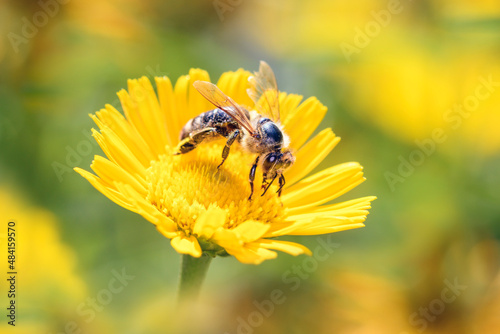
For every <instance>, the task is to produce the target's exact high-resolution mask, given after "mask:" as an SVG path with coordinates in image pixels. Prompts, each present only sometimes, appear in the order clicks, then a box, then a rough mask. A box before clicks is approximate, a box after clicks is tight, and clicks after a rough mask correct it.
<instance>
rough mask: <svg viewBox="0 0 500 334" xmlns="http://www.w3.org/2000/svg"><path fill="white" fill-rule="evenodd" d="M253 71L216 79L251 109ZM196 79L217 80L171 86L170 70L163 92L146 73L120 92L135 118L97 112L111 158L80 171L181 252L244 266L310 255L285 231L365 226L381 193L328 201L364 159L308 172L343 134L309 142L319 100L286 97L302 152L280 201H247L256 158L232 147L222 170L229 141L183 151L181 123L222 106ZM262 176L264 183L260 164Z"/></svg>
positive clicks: (284, 105) (287, 118)
mask: <svg viewBox="0 0 500 334" xmlns="http://www.w3.org/2000/svg"><path fill="white" fill-rule="evenodd" d="M249 76H250V73H249V72H247V71H244V70H242V69H239V70H238V71H236V72H226V73H224V74H223V75H222V76H221V78H220V79H219V81H218V83H217V85H218V87H219V88H220V89H221V90H222V91H223V92H225V93H226V94H227V95H228V96H231V97H232V98H233V99H234V100H235V101H236V102H237V103H239V104H242V105H246V106H252V105H253V103H252V102H251V100H250V98H249V97H248V96H247V93H246V89H247V88H249V83H248V78H249ZM196 80H203V81H210V78H209V75H208V73H207V72H205V71H203V70H199V69H192V70H191V71H190V72H189V75H187V76H182V77H180V78H179V79H178V81H177V83H176V84H175V87H172V84H171V82H170V80H169V79H168V78H167V77H157V78H156V85H157V91H158V98H157V96H156V94H155V91H154V89H153V87H152V85H151V83H150V81H149V80H148V79H147V78H145V77H143V78H141V79H138V80H130V81H129V87H128V88H129V89H128V92H127V91H125V90H122V91H120V92H119V93H118V96H119V98H120V101H121V103H122V107H123V109H124V113H125V116H126V118H124V117H123V116H122V115H121V114H120V113H119V112H118V111H117V110H116V109H115V108H114V107H112V106H111V105H106V108H105V109H102V110H101V111H99V112H97V113H96V115H95V116H94V115H92V116H91V117H92V118H93V120H94V121H95V123H96V124H97V125H98V127H99V129H100V133H99V132H97V131H96V130H93V135H94V137H95V138H96V140H97V141H98V143H99V145H100V146H101V148H102V149H103V151H104V153H105V154H106V155H107V157H108V158H109V160H108V159H105V158H103V157H100V156H96V157H95V159H94V161H93V163H92V165H91V168H92V169H93V170H94V171H95V173H96V174H97V176H96V175H94V174H91V173H89V172H87V171H85V170H82V169H80V168H76V169H75V170H76V171H77V172H78V173H80V174H81V175H82V176H83V177H85V178H86V179H87V180H88V181H89V182H90V183H91V184H92V185H93V186H94V187H95V188H96V189H98V190H99V191H101V192H102V193H103V194H104V195H105V196H107V197H108V198H110V199H111V200H112V201H114V202H115V203H117V204H118V205H120V206H122V207H124V208H126V209H128V210H131V211H133V212H136V213H138V214H140V215H142V216H143V217H144V218H145V219H147V220H148V221H150V222H151V223H153V224H154V225H155V226H156V228H157V229H158V230H159V231H160V233H162V234H163V235H164V236H166V237H167V238H169V239H171V244H172V246H173V247H174V249H175V250H176V251H178V252H179V253H182V254H189V255H192V256H193V257H200V256H201V255H202V253H203V252H209V253H210V254H211V255H227V254H230V255H234V256H235V257H236V258H237V259H238V260H239V261H241V262H243V263H253V264H258V263H261V262H262V261H264V260H267V259H272V258H275V257H276V256H277V253H276V252H275V250H280V251H283V252H286V253H289V254H292V255H299V254H303V253H305V254H310V251H309V250H308V249H307V248H306V247H304V246H302V245H300V244H297V243H293V242H289V241H283V240H276V239H274V238H276V237H279V236H283V235H314V234H324V233H332V232H337V231H342V230H347V229H352V228H357V227H362V226H364V225H363V221H364V220H365V219H366V215H367V214H368V211H367V210H368V209H369V208H370V202H371V201H372V200H374V199H375V197H373V196H369V197H363V198H358V199H354V200H351V201H347V202H341V203H338V204H331V205H323V204H325V203H327V202H329V201H331V200H334V199H336V198H337V197H339V196H341V195H342V194H344V193H346V192H348V191H349V190H350V189H352V188H354V187H356V186H357V185H358V184H360V183H361V182H363V181H364V178H363V173H362V167H361V166H360V165H359V164H358V163H356V162H350V163H344V164H340V165H337V166H333V167H330V168H326V169H324V170H322V171H320V172H318V173H316V174H313V175H312V176H309V177H307V178H304V177H305V176H306V175H307V174H309V173H310V172H311V171H312V170H313V169H314V168H315V167H316V166H318V164H319V163H320V162H321V161H322V160H323V159H324V158H325V157H326V156H327V155H328V154H329V153H330V151H331V150H332V149H333V148H334V147H335V145H336V144H337V143H338V142H339V140H340V138H338V137H336V136H335V134H334V133H333V132H332V130H331V129H325V130H323V131H321V132H320V133H318V134H317V135H316V136H314V137H313V138H312V139H311V140H309V141H308V142H306V141H307V139H308V138H309V137H310V136H311V135H312V133H313V132H314V131H315V129H316V127H317V126H318V125H319V123H320V122H321V120H322V118H323V117H324V115H325V113H326V107H324V106H323V105H322V104H321V103H320V102H319V101H318V100H317V99H316V98H314V97H311V98H308V99H306V100H305V101H303V102H302V103H301V101H302V97H301V96H298V95H294V94H286V93H281V94H280V106H281V119H282V120H283V126H284V128H285V129H286V132H287V133H288V135H289V136H290V138H291V147H292V148H293V149H294V150H295V151H296V158H297V162H296V163H295V165H293V166H292V167H291V168H290V169H289V170H288V171H287V172H285V174H286V179H287V184H286V186H285V190H284V195H283V196H282V197H281V199H280V198H279V197H278V195H277V194H276V193H275V191H270V192H267V193H266V195H265V196H255V199H253V200H252V201H248V194H249V186H248V172H249V168H250V166H251V163H252V161H253V159H254V157H252V156H250V155H248V154H244V153H242V152H241V151H240V150H237V149H236V150H233V151H232V153H231V154H230V155H229V157H228V159H227V160H226V162H225V164H224V166H223V167H222V168H221V169H220V170H219V171H218V169H217V166H218V164H219V163H220V159H221V158H220V154H221V152H222V148H223V145H224V144H223V143H221V142H216V143H212V144H207V145H202V147H201V148H199V149H197V150H194V151H193V152H191V153H190V154H186V155H181V156H174V155H173V154H172V153H173V147H174V146H175V145H176V144H177V141H178V139H177V138H178V135H179V133H180V130H181V128H182V126H183V125H184V124H185V123H186V122H187V121H188V120H189V119H191V118H193V117H195V116H197V115H198V114H200V113H202V112H205V111H208V110H210V109H213V106H212V105H211V104H210V103H209V102H208V101H207V100H205V99H204V98H203V97H202V96H201V95H200V94H198V92H197V91H196V90H195V89H194V87H193V86H192V84H193V82H194V81H196ZM255 182H256V184H259V182H262V173H261V172H260V171H259V172H258V173H257V176H256V181H255ZM275 188H276V186H275ZM275 190H276V189H275Z"/></svg>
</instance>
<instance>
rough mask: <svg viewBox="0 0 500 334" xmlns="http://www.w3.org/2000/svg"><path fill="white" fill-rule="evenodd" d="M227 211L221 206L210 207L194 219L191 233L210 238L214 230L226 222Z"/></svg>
mask: <svg viewBox="0 0 500 334" xmlns="http://www.w3.org/2000/svg"><path fill="white" fill-rule="evenodd" d="M226 216H227V212H226V211H225V210H223V209H221V208H217V207H211V208H209V209H208V210H207V211H206V212H205V213H203V214H202V215H201V216H200V217H198V219H197V220H196V222H195V224H194V227H193V233H194V234H195V235H197V236H198V237H203V238H205V239H210V238H211V237H212V236H213V234H214V232H215V230H217V229H218V228H219V227H222V226H223V225H224V223H225V222H226Z"/></svg>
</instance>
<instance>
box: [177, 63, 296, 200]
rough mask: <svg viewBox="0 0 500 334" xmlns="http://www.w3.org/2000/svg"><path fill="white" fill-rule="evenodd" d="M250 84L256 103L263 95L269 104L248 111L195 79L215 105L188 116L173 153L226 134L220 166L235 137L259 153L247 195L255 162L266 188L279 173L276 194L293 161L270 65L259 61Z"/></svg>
mask: <svg viewBox="0 0 500 334" xmlns="http://www.w3.org/2000/svg"><path fill="white" fill-rule="evenodd" d="M249 81H250V82H251V88H248V89H247V92H248V95H249V96H250V97H251V98H252V100H253V101H254V103H255V104H256V105H258V103H259V101H260V99H261V98H262V99H263V100H264V101H265V103H266V104H267V107H268V108H264V107H262V108H260V110H259V111H255V110H252V111H248V110H247V109H245V108H244V107H243V106H240V105H238V104H237V103H236V102H234V101H233V99H231V98H230V97H229V96H227V95H226V94H224V93H223V92H222V91H221V90H220V89H219V88H218V87H217V86H216V85H214V84H212V83H210V82H206V81H196V82H195V83H194V87H195V88H196V89H197V90H198V91H199V92H200V93H201V95H203V96H204V97H205V98H206V99H207V100H208V101H210V102H211V103H212V104H214V105H215V106H216V107H217V108H216V109H212V110H210V111H207V112H204V113H202V114H200V115H198V116H196V117H195V118H192V119H190V120H189V121H188V122H187V123H186V125H184V127H183V128H182V130H181V134H180V139H181V142H180V143H179V145H178V146H177V148H176V154H184V153H187V152H190V151H192V150H194V149H195V148H196V147H197V146H198V144H200V143H201V142H203V141H205V142H207V141H209V140H213V139H217V137H220V136H222V137H225V138H227V142H226V145H225V146H224V149H223V151H222V162H221V163H220V165H219V166H218V167H217V168H220V167H221V166H222V164H223V163H224V161H225V160H226V158H227V157H228V155H229V149H230V148H231V145H232V144H233V143H234V142H235V140H237V141H238V142H239V143H240V144H241V146H242V148H243V150H244V151H246V152H248V153H253V154H258V156H257V158H256V159H255V161H254V163H253V165H252V168H251V169H250V175H249V182H250V196H249V197H248V199H249V200H251V199H252V194H253V183H254V180H255V171H256V169H257V165H260V167H261V169H262V171H263V180H262V189H264V192H263V193H262V196H263V195H264V194H265V193H266V192H267V190H268V189H269V187H270V186H271V185H272V183H273V182H274V180H275V179H276V178H277V177H279V189H278V191H277V193H278V196H281V190H282V189H283V187H284V185H285V177H284V176H283V172H284V171H285V170H286V169H287V168H288V167H290V166H291V165H292V164H293V163H294V162H295V157H294V156H293V154H292V152H291V150H290V149H289V148H288V145H289V143H290V139H289V137H288V136H287V135H286V133H285V132H284V130H283V127H282V126H281V124H280V112H279V91H278V85H277V83H276V77H275V76H274V72H273V71H272V69H271V67H269V65H268V64H267V63H266V62H264V61H261V62H260V68H259V72H255V73H254V76H253V77H250V78H249Z"/></svg>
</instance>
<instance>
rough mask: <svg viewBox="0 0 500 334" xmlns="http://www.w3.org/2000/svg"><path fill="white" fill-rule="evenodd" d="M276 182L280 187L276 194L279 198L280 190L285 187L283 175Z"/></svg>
mask: <svg viewBox="0 0 500 334" xmlns="http://www.w3.org/2000/svg"><path fill="white" fill-rule="evenodd" d="M278 181H279V183H280V187H279V189H278V191H277V193H278V197H281V190H282V189H283V187H284V186H285V177H284V176H283V174H280V178H279V179H278Z"/></svg>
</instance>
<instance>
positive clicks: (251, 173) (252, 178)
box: [248, 156, 260, 201]
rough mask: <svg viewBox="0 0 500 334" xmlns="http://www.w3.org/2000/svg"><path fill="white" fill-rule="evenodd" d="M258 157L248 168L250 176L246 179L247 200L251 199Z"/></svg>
mask: <svg viewBox="0 0 500 334" xmlns="http://www.w3.org/2000/svg"><path fill="white" fill-rule="evenodd" d="M259 158H260V156H258V157H257V159H255V162H254V163H253V165H252V168H251V169H250V176H249V177H248V181H249V182H250V196H249V197H248V200H249V201H251V200H252V195H253V181H254V180H255V171H256V170H257V164H258V163H259Z"/></svg>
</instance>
